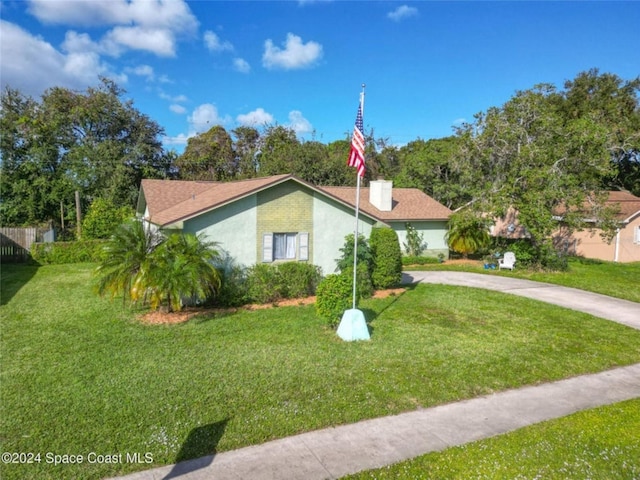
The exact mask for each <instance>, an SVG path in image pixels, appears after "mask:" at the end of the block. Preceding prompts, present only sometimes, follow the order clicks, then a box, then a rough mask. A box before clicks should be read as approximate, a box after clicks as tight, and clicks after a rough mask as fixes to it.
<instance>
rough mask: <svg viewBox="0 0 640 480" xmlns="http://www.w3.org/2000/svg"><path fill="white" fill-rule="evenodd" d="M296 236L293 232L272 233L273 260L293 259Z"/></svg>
mask: <svg viewBox="0 0 640 480" xmlns="http://www.w3.org/2000/svg"><path fill="white" fill-rule="evenodd" d="M296 237H297V235H296V234H295V233H274V234H273V259H274V260H295V258H296Z"/></svg>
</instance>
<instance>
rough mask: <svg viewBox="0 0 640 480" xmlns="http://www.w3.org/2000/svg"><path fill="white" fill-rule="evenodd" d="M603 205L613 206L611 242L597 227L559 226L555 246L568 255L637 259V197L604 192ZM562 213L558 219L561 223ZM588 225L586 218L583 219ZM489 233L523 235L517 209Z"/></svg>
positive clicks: (639, 204) (639, 221) (639, 255)
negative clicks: (576, 229)
mask: <svg viewBox="0 0 640 480" xmlns="http://www.w3.org/2000/svg"><path fill="white" fill-rule="evenodd" d="M605 205H606V206H610V207H613V208H614V209H615V210H616V211H617V213H616V217H615V218H616V220H617V222H618V229H617V231H616V235H615V236H614V238H613V240H612V241H611V242H606V241H605V240H603V239H602V237H601V236H600V230H599V229H597V228H592V229H588V230H583V231H580V232H572V233H569V232H567V231H566V229H564V228H563V227H562V226H560V227H559V228H558V230H557V232H556V233H555V234H554V238H553V240H554V244H555V245H556V247H557V248H559V249H561V250H563V251H566V252H567V253H569V254H571V255H578V256H581V257H585V258H593V259H599V260H607V261H613V262H640V197H636V196H635V195H632V194H631V193H628V192H617V191H611V192H608V198H607V200H606V201H605ZM561 218H562V216H561V215H559V216H558V219H559V221H560V222H561ZM585 223H586V224H587V225H588V224H589V223H593V222H592V221H591V222H590V220H589V219H585ZM491 234H492V235H494V236H500V237H504V238H524V237H526V236H527V233H526V229H525V228H524V227H523V226H522V225H520V224H519V223H518V221H517V212H516V211H515V210H514V209H509V210H508V211H507V214H506V215H505V217H504V218H502V219H498V220H496V222H495V224H494V226H493V227H492V229H491Z"/></svg>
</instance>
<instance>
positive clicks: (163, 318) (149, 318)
mask: <svg viewBox="0 0 640 480" xmlns="http://www.w3.org/2000/svg"><path fill="white" fill-rule="evenodd" d="M405 290H406V289H405V288H391V289H388V290H378V291H376V292H375V293H374V294H373V298H386V297H389V296H396V295H400V294H402V293H404V292H405ZM314 303H316V297H306V298H292V299H288V300H281V301H279V302H275V303H268V304H251V305H244V306H242V307H238V308H196V307H187V308H184V309H182V310H181V311H179V312H161V311H158V310H156V311H153V312H147V313H145V314H142V315H140V316H139V317H138V318H139V320H140V321H141V322H142V323H144V324H147V325H171V324H176V323H184V322H186V321H188V320H191V319H192V318H194V317H198V316H201V315H209V314H216V313H219V314H228V313H235V312H237V311H239V310H249V311H252V310H263V309H266V308H275V307H292V306H301V305H312V304H314Z"/></svg>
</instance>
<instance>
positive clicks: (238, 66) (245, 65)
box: [233, 58, 251, 73]
mask: <svg viewBox="0 0 640 480" xmlns="http://www.w3.org/2000/svg"><path fill="white" fill-rule="evenodd" d="M233 69H234V70H236V71H238V72H240V73H249V72H250V71H251V65H249V62H247V61H246V60H245V59H244V58H234V59H233Z"/></svg>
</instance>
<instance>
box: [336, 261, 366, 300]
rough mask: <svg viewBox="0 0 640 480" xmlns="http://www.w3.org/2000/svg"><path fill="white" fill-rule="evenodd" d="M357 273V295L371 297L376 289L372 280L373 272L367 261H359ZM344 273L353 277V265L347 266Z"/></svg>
mask: <svg viewBox="0 0 640 480" xmlns="http://www.w3.org/2000/svg"><path fill="white" fill-rule="evenodd" d="M356 273H357V274H356V295H357V296H358V298H371V296H372V295H373V291H374V289H373V283H372V282H371V274H370V273H369V268H368V267H367V265H366V264H365V263H359V264H358V268H357V272H356ZM342 275H345V276H347V277H349V278H351V279H353V267H349V268H345V269H344V270H343V271H342ZM352 285H353V283H352ZM352 288H353V287H352ZM352 297H353V291H352ZM352 300H353V298H352Z"/></svg>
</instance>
